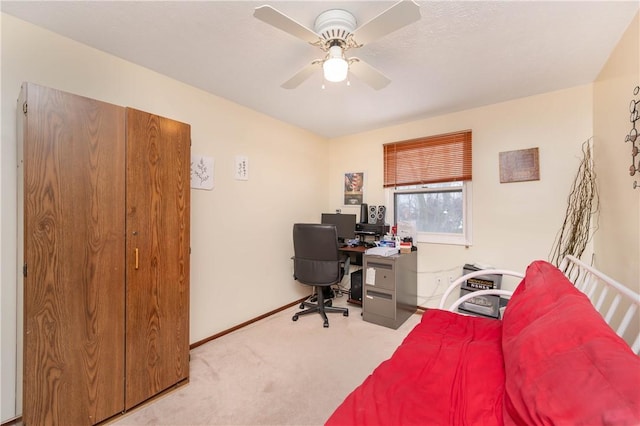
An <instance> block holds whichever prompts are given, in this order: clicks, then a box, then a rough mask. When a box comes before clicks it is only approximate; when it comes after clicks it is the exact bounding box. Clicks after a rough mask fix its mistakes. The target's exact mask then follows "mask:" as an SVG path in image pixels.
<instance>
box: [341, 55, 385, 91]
mask: <svg viewBox="0 0 640 426" xmlns="http://www.w3.org/2000/svg"><path fill="white" fill-rule="evenodd" d="M352 59H353V60H354V61H353V62H351V64H350V65H349V72H350V73H351V74H353V75H355V76H356V77H358V78H359V79H360V80H362V81H364V82H365V83H367V84H368V85H369V86H371V87H373V88H374V89H375V90H380V89H382V88H384V87H386V86H387V85H388V84H389V83H391V80H389V79H388V78H387V77H386V76H385V75H384V74H382V73H381V72H380V71H378V70H377V69H375V68H374V67H372V66H371V65H369V64H367V63H366V62H363V61H362V60H360V59H358V58H349V61H351V60H352Z"/></svg>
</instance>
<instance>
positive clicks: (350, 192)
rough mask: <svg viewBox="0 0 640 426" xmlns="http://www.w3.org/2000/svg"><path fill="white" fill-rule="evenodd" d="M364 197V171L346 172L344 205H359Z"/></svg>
mask: <svg viewBox="0 0 640 426" xmlns="http://www.w3.org/2000/svg"><path fill="white" fill-rule="evenodd" d="M363 199H364V172H348V173H345V174H344V205H345V206H357V205H360V204H362V200H363Z"/></svg>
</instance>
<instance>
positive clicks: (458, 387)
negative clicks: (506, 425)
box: [326, 309, 504, 426]
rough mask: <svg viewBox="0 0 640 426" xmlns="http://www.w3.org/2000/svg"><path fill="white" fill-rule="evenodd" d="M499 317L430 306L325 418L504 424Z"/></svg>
mask: <svg viewBox="0 0 640 426" xmlns="http://www.w3.org/2000/svg"><path fill="white" fill-rule="evenodd" d="M500 338H501V323H500V321H498V320H493V319H485V318H475V317H463V316H461V315H457V314H454V313H451V312H447V311H441V310H437V309H433V310H428V311H427V312H426V313H425V314H424V315H423V318H422V321H421V322H420V324H418V325H417V326H416V327H415V328H414V329H413V330H412V331H411V332H410V333H409V335H408V336H407V337H406V338H405V340H404V342H403V343H402V344H401V345H400V346H399V347H398V349H397V350H396V351H395V353H394V354H393V356H392V357H391V359H389V360H387V361H385V362H383V363H382V364H380V366H378V367H377V368H376V370H375V371H374V372H373V373H372V374H371V375H370V376H369V377H368V378H367V379H366V380H365V381H364V383H362V385H360V386H359V387H358V388H356V389H355V390H354V391H353V392H352V393H351V394H350V395H349V396H348V397H347V398H346V400H345V401H344V402H343V404H342V405H341V406H340V407H339V408H338V409H337V410H336V411H335V412H334V413H333V415H332V416H331V418H329V420H328V421H327V423H326V424H327V425H371V426H373V425H384V426H391V425H437V424H451V425H497V424H502V394H503V391H504V369H503V366H502V349H501V346H500Z"/></svg>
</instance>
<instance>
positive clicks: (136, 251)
mask: <svg viewBox="0 0 640 426" xmlns="http://www.w3.org/2000/svg"><path fill="white" fill-rule="evenodd" d="M135 254H136V267H135V269H136V270H137V269H138V248H137V247H136V249H135Z"/></svg>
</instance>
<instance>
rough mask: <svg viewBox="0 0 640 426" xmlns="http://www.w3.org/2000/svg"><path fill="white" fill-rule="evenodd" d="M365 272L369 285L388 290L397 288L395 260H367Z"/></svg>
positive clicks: (366, 281)
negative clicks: (394, 268) (394, 270)
mask: <svg viewBox="0 0 640 426" xmlns="http://www.w3.org/2000/svg"><path fill="white" fill-rule="evenodd" d="M365 274H366V276H365V283H366V284H368V285H372V286H375V287H376V288H383V289H386V290H395V288H396V284H395V276H394V272H393V262H384V261H378V260H367V262H366V266H365Z"/></svg>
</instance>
